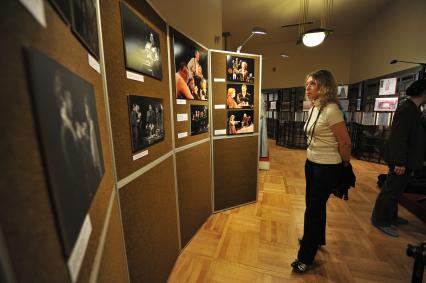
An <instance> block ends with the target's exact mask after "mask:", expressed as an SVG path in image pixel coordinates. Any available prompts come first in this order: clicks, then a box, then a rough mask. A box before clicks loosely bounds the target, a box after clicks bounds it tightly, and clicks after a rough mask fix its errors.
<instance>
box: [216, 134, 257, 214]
mask: <svg viewBox="0 0 426 283" xmlns="http://www.w3.org/2000/svg"><path fill="white" fill-rule="evenodd" d="M257 148H258V137H257V136H247V137H243V138H234V139H221V140H214V142H213V151H214V211H219V210H223V209H227V208H231V207H235V206H238V205H242V204H245V203H249V202H253V201H256V197H257V162H258V160H257ZM237 153H238V154H237Z"/></svg>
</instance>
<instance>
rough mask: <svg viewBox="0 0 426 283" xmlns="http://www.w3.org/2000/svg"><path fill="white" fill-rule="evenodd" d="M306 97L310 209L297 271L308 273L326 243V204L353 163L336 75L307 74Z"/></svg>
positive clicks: (307, 175)
mask: <svg viewBox="0 0 426 283" xmlns="http://www.w3.org/2000/svg"><path fill="white" fill-rule="evenodd" d="M305 85H306V96H307V97H308V99H309V100H310V101H312V103H313V107H312V108H311V110H310V111H309V116H308V117H309V118H308V120H307V122H306V123H305V126H304V130H305V133H306V136H307V143H308V147H307V160H306V163H305V178H306V210H305V223H304V230H303V238H302V239H301V240H300V248H299V252H298V254H297V259H296V260H295V261H294V262H293V263H292V264H291V266H292V267H293V271H295V272H305V271H306V270H307V269H308V267H309V265H311V264H312V262H313V261H314V258H315V254H316V252H317V250H318V248H319V246H321V245H325V225H326V203H327V200H328V198H329V196H330V193H331V191H332V189H334V188H336V187H337V185H338V182H339V178H340V176H341V168H342V166H348V165H349V159H350V149H351V140H350V138H349V134H348V131H347V129H346V125H345V122H344V119H343V113H342V111H341V110H340V109H339V106H338V98H337V86H336V82H335V80H334V78H333V75H332V74H331V73H330V72H329V71H327V70H319V71H316V72H313V73H311V74H309V75H307V76H306V84H305Z"/></svg>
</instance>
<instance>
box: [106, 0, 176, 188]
mask: <svg viewBox="0 0 426 283" xmlns="http://www.w3.org/2000/svg"><path fill="white" fill-rule="evenodd" d="M119 2H120V1H118V0H113V1H102V3H101V5H100V6H101V7H100V12H101V20H102V32H103V41H104V52H105V68H106V74H107V85H108V96H109V97H108V99H109V104H110V114H111V127H112V136H113V141H114V153H115V159H116V167H117V177H118V180H120V179H123V178H125V177H126V176H128V175H130V174H131V173H133V172H135V171H136V170H138V169H139V168H141V167H143V166H145V165H147V164H148V163H150V162H152V161H154V160H156V159H157V158H159V157H160V156H162V155H164V154H166V153H167V152H169V151H171V149H172V138H173V133H172V131H171V121H170V114H169V113H170V110H171V108H170V96H169V95H170V91H169V68H168V59H167V30H166V24H165V22H163V21H162V20H161V18H160V17H159V16H158V15H156V14H155V12H154V11H153V10H152V8H151V7H150V6H149V5H148V4H147V3H146V2H145V1H127V2H129V5H128V6H129V7H130V9H131V10H132V12H133V13H135V14H136V15H138V16H139V18H140V19H141V20H142V21H144V22H145V23H146V24H147V25H148V26H149V27H150V28H151V29H153V30H154V31H155V32H157V33H158V34H159V36H160V49H161V53H160V55H161V61H162V74H163V76H162V80H158V79H155V78H152V77H149V76H147V75H143V76H144V82H139V81H134V80H129V79H127V78H126V69H125V53H124V46H123V35H122V30H121V14H120V5H119ZM123 2H124V3H127V2H126V1H123ZM129 94H131V95H140V96H147V97H155V98H161V99H163V106H164V113H165V115H164V129H165V137H164V140H163V141H161V142H159V143H156V144H154V145H152V146H150V147H148V148H145V149H142V150H141V151H143V150H146V149H147V150H148V153H149V154H148V155H147V156H145V157H143V158H140V159H138V160H136V161H133V159H132V156H133V154H137V152H136V153H132V145H131V134H130V124H129V113H128V104H127V96H128V95H129Z"/></svg>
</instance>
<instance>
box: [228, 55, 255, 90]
mask: <svg viewBox="0 0 426 283" xmlns="http://www.w3.org/2000/svg"><path fill="white" fill-rule="evenodd" d="M254 78H255V74H254V59H253V58H245V57H237V56H231V55H228V56H226V80H228V81H234V82H245V83H249V84H253V83H254Z"/></svg>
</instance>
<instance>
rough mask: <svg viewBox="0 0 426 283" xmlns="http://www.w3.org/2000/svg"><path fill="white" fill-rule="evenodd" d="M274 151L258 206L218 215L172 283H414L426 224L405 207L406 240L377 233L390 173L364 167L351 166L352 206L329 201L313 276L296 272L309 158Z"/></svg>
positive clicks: (356, 162) (261, 178)
mask: <svg viewBox="0 0 426 283" xmlns="http://www.w3.org/2000/svg"><path fill="white" fill-rule="evenodd" d="M269 145H270V156H271V169H270V170H269V171H260V172H259V178H258V187H259V195H258V202H257V203H254V204H250V205H246V206H242V207H239V208H235V209H231V210H228V211H226V212H221V213H217V214H213V215H212V216H211V217H210V218H209V219H208V220H207V222H206V223H205V224H204V225H203V227H202V228H201V229H200V230H199V231H198V232H197V234H196V235H195V236H194V237H193V239H192V240H191V242H190V243H189V244H188V245H187V246H186V247H185V249H184V250H183V251H182V253H181V254H180V256H179V258H178V260H177V262H176V264H175V267H174V269H173V271H172V273H171V275H170V277H169V282H344V283H348V282H386V283H391V282H410V281H411V272H412V266H413V262H414V261H413V259H412V258H409V257H407V256H406V254H405V250H406V246H407V244H408V243H416V244H417V243H419V242H420V241H424V240H426V225H425V224H424V223H423V222H421V221H420V220H419V219H417V218H416V217H415V216H414V215H412V214H411V213H410V212H408V211H407V210H406V209H404V208H403V207H401V206H400V210H399V211H400V215H401V216H403V217H405V218H406V219H408V220H409V221H410V224H409V225H406V226H403V227H401V228H399V229H398V230H399V232H400V236H399V238H391V237H389V236H386V235H384V234H382V233H381V232H380V231H378V230H377V229H376V228H374V227H373V226H372V225H371V224H370V215H371V210H372V207H373V204H374V201H375V199H376V196H377V193H378V188H377V185H376V181H377V175H378V174H380V173H384V172H386V167H385V166H383V165H379V164H374V163H369V162H365V161H360V160H352V164H353V167H354V171H355V174H356V176H357V186H356V188H355V189H351V190H350V193H349V198H350V199H349V201H344V200H341V199H337V198H335V197H333V196H332V197H330V200H329V201H328V204H327V245H326V246H325V247H323V248H321V249H320V250H319V252H318V253H317V256H316V261H315V263H314V265H313V266H312V268H311V269H310V270H309V271H308V272H307V273H305V274H302V275H301V274H294V273H292V271H291V267H290V263H291V262H292V261H293V260H294V258H295V256H296V253H297V250H298V242H297V239H298V237H300V236H301V235H302V234H303V214H304V209H305V204H304V191H305V181H304V171H303V170H304V169H303V168H304V162H305V156H306V155H305V151H304V150H291V149H286V148H283V147H278V146H276V145H275V144H274V142H273V141H270V143H269ZM425 282H426V281H425Z"/></svg>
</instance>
